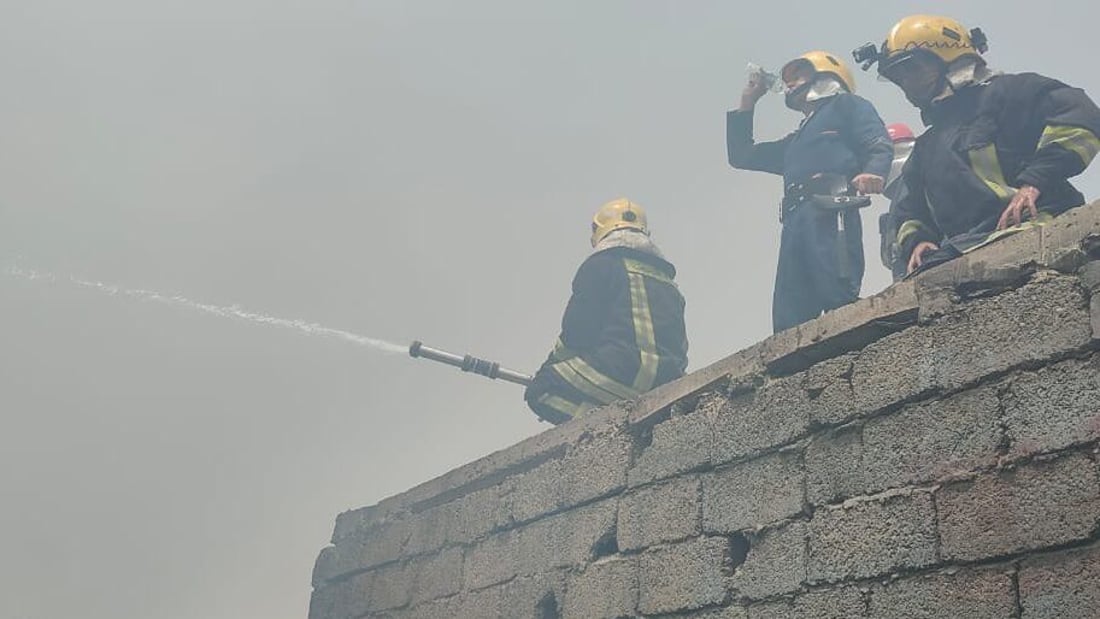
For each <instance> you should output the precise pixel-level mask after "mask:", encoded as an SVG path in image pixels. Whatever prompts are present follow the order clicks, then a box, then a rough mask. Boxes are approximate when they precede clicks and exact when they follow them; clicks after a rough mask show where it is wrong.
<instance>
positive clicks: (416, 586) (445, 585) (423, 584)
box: [407, 548, 463, 604]
mask: <svg viewBox="0 0 1100 619" xmlns="http://www.w3.org/2000/svg"><path fill="white" fill-rule="evenodd" d="M462 563H463V554H462V549H461V548H449V549H447V550H444V551H443V552H441V553H439V554H437V555H435V556H430V557H425V558H423V559H421V560H419V561H415V562H414V563H413V564H412V565H411V566H410V569H409V570H408V572H407V574H408V575H409V576H412V577H413V578H415V581H414V583H413V586H412V596H411V601H412V603H413V604H417V603H420V602H426V601H428V600H434V599H436V598H442V597H447V596H449V595H453V594H455V593H458V592H459V591H461V590H462V583H463V580H462Z"/></svg>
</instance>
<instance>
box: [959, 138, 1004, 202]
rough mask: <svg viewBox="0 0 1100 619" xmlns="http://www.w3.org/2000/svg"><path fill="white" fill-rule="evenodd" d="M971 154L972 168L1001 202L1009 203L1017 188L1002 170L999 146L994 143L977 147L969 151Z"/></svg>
mask: <svg viewBox="0 0 1100 619" xmlns="http://www.w3.org/2000/svg"><path fill="white" fill-rule="evenodd" d="M968 154H969V155H970V169H971V170H973V171H974V174H976V175H977V176H978V178H980V179H981V180H982V182H983V183H985V185H986V187H989V188H990V189H991V190H992V191H993V193H995V194H997V197H998V198H1000V199H1001V202H1005V203H1007V202H1008V201H1009V200H1011V199H1012V195H1013V194H1015V193H1016V190H1015V189H1013V188H1012V187H1010V186H1009V185H1008V181H1006V180H1005V175H1004V172H1002V171H1001V161H1000V159H998V158H997V147H996V146H994V145H993V144H990V145H988V146H985V147H983V148H975V149H974V150H972V151H970V152H969V153H968Z"/></svg>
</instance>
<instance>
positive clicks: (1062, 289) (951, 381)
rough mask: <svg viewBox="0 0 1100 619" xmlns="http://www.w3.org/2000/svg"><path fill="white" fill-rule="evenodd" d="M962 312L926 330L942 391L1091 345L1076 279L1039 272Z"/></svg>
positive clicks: (1082, 300)
mask: <svg viewBox="0 0 1100 619" xmlns="http://www.w3.org/2000/svg"><path fill="white" fill-rule="evenodd" d="M964 307H965V309H961V308H960V309H959V310H958V311H956V312H954V313H952V314H949V315H947V316H944V317H943V318H941V319H938V320H937V321H936V323H935V325H934V328H932V329H929V330H930V331H931V332H932V333H933V336H934V344H935V349H936V352H935V355H934V356H932V355H929V357H930V358H934V359H935V367H936V382H937V383H939V384H941V385H943V386H944V387H945V388H948V389H954V388H958V387H961V386H964V385H968V384H971V383H973V382H975V381H977V380H979V379H981V378H984V377H986V376H989V375H991V374H994V373H997V372H1001V371H1004V370H1007V369H1010V368H1012V367H1015V366H1017V365H1020V364H1024V363H1034V362H1038V361H1044V360H1047V359H1051V358H1054V357H1057V356H1058V355H1062V354H1066V353H1069V352H1072V351H1076V350H1079V349H1081V348H1082V347H1084V346H1086V345H1088V344H1089V343H1090V342H1091V340H1092V328H1091V325H1090V318H1089V312H1088V300H1087V299H1086V298H1085V297H1084V294H1083V292H1082V290H1081V289H1080V286H1079V285H1078V283H1077V278H1076V277H1072V276H1052V275H1049V274H1043V273H1040V274H1039V275H1037V276H1036V278H1035V280H1034V282H1033V283H1031V284H1028V285H1026V286H1023V287H1022V288H1019V289H1016V290H1012V291H1009V292H1006V293H1004V294H1001V295H998V296H995V297H992V298H989V299H981V300H977V301H972V302H970V303H967V304H966V305H965V306H964Z"/></svg>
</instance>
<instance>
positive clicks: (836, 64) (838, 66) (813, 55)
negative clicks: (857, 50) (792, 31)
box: [779, 51, 856, 92]
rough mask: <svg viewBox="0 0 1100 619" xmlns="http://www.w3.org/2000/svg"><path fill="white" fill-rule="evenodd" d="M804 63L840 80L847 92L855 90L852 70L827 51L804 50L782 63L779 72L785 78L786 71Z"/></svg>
mask: <svg viewBox="0 0 1100 619" xmlns="http://www.w3.org/2000/svg"><path fill="white" fill-rule="evenodd" d="M805 63H809V65H810V66H811V67H813V69H814V71H815V72H817V73H827V74H829V75H832V76H833V77H835V78H837V79H838V80H840V83H841V84H844V87H845V88H847V89H848V92H855V91H856V78H855V77H854V76H853V75H852V71H851V70H850V69H848V66H847V65H845V64H844V63H843V62H842V61H841V60H840V59H839V58H837V57H836V56H835V55H833V54H830V53H829V52H822V51H814V52H806V53H805V54H802V55H801V56H799V57H798V58H795V59H794V60H792V61H790V62H788V63H787V64H785V65H783V69H782V70H781V71H780V72H779V74H780V75H781V76H782V77H783V78H784V80H786V77H787V72H788V71H790V70H793V69H795V68H797V67H798V66H799V65H802V64H805Z"/></svg>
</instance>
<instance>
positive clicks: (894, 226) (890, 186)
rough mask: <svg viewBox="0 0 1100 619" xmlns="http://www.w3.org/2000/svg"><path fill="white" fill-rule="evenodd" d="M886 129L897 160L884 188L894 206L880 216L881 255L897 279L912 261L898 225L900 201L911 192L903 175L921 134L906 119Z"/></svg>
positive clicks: (902, 276) (901, 276) (892, 164)
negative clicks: (900, 239) (904, 253)
mask: <svg viewBox="0 0 1100 619" xmlns="http://www.w3.org/2000/svg"><path fill="white" fill-rule="evenodd" d="M886 133H887V134H889V135H890V141H892V142H893V143H894V161H893V163H891V164H890V175H889V176H887V177H886V188H885V189H883V190H882V195H884V196H886V198H887V199H888V200H890V208H889V210H888V211H887V212H885V213H883V214H882V215H880V216H879V218H878V231H879V236H880V238H881V244H880V246H879V256H880V257H881V259H882V265H883V266H885V267H886V268H887V269H890V275H891V276H892V277H893V279H894V281H895V282H896V281H899V280H901V279H903V278H904V277H905V271H906V265H907V264H908V261H909V257H908V256H905V258H904V259H903V258H902V257H901V250H900V248H899V247H898V243H897V239H898V227H899V226H901V222H899V221H898V216H897V206H896V205H897V204H899V203H900V202H901V200H902V199H903V198H905V194H906V193H907V190H906V189H905V182H904V180H903V179H902V169H903V168H904V167H905V162H906V161H908V159H909V155H911V154H912V153H913V144H914V143H915V142H916V141H917V138H916V136H914V135H913V130H912V129H910V128H909V125H907V124H905V123H894V124H892V125H887V126H886Z"/></svg>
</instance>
